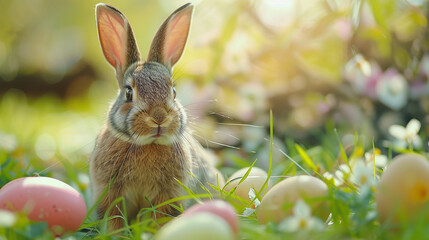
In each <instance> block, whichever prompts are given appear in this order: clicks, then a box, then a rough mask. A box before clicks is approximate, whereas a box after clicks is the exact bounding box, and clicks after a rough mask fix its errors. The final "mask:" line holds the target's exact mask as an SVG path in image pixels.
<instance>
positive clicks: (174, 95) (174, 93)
mask: <svg viewBox="0 0 429 240" xmlns="http://www.w3.org/2000/svg"><path fill="white" fill-rule="evenodd" d="M173 97H174V99H176V89H175V88H174V87H173Z"/></svg>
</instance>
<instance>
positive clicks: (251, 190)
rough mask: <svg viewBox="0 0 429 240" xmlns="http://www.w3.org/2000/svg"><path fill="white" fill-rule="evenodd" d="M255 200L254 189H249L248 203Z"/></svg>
mask: <svg viewBox="0 0 429 240" xmlns="http://www.w3.org/2000/svg"><path fill="white" fill-rule="evenodd" d="M255 198H256V192H255V189H253V188H250V190H249V199H250V201H253V199H255Z"/></svg>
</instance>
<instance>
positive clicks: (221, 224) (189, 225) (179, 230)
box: [155, 212, 234, 240]
mask: <svg viewBox="0 0 429 240" xmlns="http://www.w3.org/2000/svg"><path fill="white" fill-rule="evenodd" d="M155 239H156V240H171V239H174V240H201V239H203V240H232V239H234V234H233V232H232V230H231V228H230V226H229V225H228V223H227V222H226V221H225V220H224V219H223V218H222V217H220V216H219V215H216V214H212V213H209V212H200V213H196V214H192V215H190V216H187V217H178V218H176V219H174V220H172V221H170V222H169V223H167V224H166V225H165V226H164V227H163V228H161V229H160V230H159V231H158V233H157V234H156V236H155Z"/></svg>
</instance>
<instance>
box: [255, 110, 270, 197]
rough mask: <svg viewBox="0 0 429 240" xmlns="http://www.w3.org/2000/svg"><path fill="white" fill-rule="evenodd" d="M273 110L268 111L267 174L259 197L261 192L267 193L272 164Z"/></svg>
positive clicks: (259, 193)
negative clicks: (268, 152)
mask: <svg viewBox="0 0 429 240" xmlns="http://www.w3.org/2000/svg"><path fill="white" fill-rule="evenodd" d="M273 125H274V124H273V110H270V163H269V164H268V174H267V179H266V180H265V182H264V184H263V185H262V187H261V189H260V190H259V191H258V193H257V195H258V196H260V195H261V193H262V191H264V194H263V195H265V193H267V189H268V181H269V180H270V177H271V172H272V163H273V142H274V141H273V136H274V134H273V128H274V126H273Z"/></svg>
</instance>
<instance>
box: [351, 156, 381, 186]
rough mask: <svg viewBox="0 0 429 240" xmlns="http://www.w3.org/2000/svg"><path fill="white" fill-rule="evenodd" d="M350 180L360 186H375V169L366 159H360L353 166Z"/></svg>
mask: <svg viewBox="0 0 429 240" xmlns="http://www.w3.org/2000/svg"><path fill="white" fill-rule="evenodd" d="M350 181H351V182H352V183H354V184H356V185H358V186H360V187H364V186H369V187H371V186H373V185H374V183H375V179H374V172H373V169H372V168H371V167H368V166H367V165H366V164H365V162H364V161H362V160H358V161H357V162H356V164H355V165H354V166H353V171H352V175H351V177H350Z"/></svg>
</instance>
